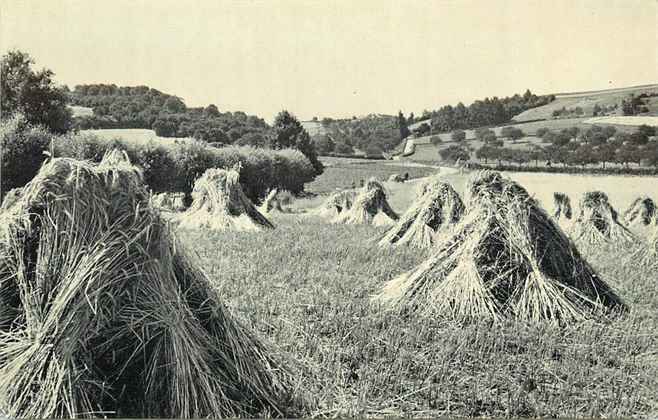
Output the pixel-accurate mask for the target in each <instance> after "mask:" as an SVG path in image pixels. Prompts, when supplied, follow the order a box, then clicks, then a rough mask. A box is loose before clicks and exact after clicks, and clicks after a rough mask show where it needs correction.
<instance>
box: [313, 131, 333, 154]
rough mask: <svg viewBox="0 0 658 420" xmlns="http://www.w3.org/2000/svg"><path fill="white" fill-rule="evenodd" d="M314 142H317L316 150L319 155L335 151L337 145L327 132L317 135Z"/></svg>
mask: <svg viewBox="0 0 658 420" xmlns="http://www.w3.org/2000/svg"><path fill="white" fill-rule="evenodd" d="M313 143H314V144H315V150H316V151H317V152H318V154H319V155H326V154H328V153H331V152H333V151H334V148H335V147H336V144H335V143H334V141H333V140H332V139H331V137H329V136H328V135H326V134H323V135H319V136H316V137H315V138H314V139H313Z"/></svg>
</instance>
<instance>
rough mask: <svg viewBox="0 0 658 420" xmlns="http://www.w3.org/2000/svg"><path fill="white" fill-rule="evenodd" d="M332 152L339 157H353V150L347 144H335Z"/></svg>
mask: <svg viewBox="0 0 658 420" xmlns="http://www.w3.org/2000/svg"><path fill="white" fill-rule="evenodd" d="M334 151H335V152H336V153H339V154H341V155H353V154H354V149H352V146H350V145H349V144H345V143H337V144H336V147H335V148H334Z"/></svg>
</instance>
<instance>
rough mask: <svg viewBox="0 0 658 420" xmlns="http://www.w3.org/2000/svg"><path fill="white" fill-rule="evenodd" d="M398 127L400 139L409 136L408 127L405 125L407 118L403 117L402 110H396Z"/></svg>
mask: <svg viewBox="0 0 658 420" xmlns="http://www.w3.org/2000/svg"><path fill="white" fill-rule="evenodd" d="M398 127H399V129H400V140H404V139H406V138H407V137H409V134H411V133H410V132H409V128H408V127H407V120H405V118H404V114H403V113H402V111H400V112H398Z"/></svg>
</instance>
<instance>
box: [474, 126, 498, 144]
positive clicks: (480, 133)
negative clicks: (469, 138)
mask: <svg viewBox="0 0 658 420" xmlns="http://www.w3.org/2000/svg"><path fill="white" fill-rule="evenodd" d="M492 136H493V138H496V133H495V132H494V131H493V130H491V129H489V128H478V129H476V130H475V138H476V139H478V140H480V141H483V142H485V143H486V142H487V139H489V140H491V139H492Z"/></svg>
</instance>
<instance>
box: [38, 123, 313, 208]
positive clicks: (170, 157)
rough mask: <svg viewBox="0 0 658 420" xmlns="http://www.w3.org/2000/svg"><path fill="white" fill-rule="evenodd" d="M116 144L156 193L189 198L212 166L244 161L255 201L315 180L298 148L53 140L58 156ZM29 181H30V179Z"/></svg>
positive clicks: (93, 156)
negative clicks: (173, 194) (278, 190)
mask: <svg viewBox="0 0 658 420" xmlns="http://www.w3.org/2000/svg"><path fill="white" fill-rule="evenodd" d="M113 147H118V148H121V149H123V150H125V151H126V152H127V153H128V156H129V157H130V159H131V161H132V162H133V163H134V164H136V165H138V166H140V167H141V168H142V169H143V171H144V179H145V182H146V183H147V185H148V186H149V187H150V188H151V190H153V192H176V191H182V192H184V193H185V194H186V195H187V196H188V199H189V198H190V194H191V192H192V188H193V187H194V182H195V181H196V179H197V178H199V177H200V176H201V175H203V173H204V172H205V171H206V170H208V169H210V168H226V169H228V168H232V167H233V166H235V165H237V164H241V165H242V168H241V170H240V184H241V185H242V188H243V190H244V192H245V194H246V195H247V196H248V197H249V198H250V199H251V200H252V201H254V202H258V201H260V199H261V198H263V197H265V195H266V194H267V192H268V191H269V190H270V189H272V188H279V189H285V190H288V191H290V192H292V193H294V194H297V193H300V192H302V191H303V190H304V184H305V183H307V182H310V181H312V180H313V179H314V178H315V170H314V168H313V166H312V165H311V163H310V162H309V160H308V159H307V158H306V157H305V156H304V155H303V154H302V153H301V152H300V151H298V150H293V149H281V150H271V149H262V148H255V147H251V146H229V147H223V148H215V147H208V146H207V145H206V144H204V143H202V142H197V141H188V142H185V143H182V144H174V143H172V145H171V146H170V145H167V146H163V145H161V144H156V143H154V142H151V143H148V144H146V145H135V144H132V143H130V144H128V143H123V142H121V141H120V140H115V141H114V142H107V141H103V140H100V139H98V138H97V137H96V136H93V135H89V134H76V135H70V136H63V137H58V138H56V139H55V149H56V153H55V154H56V156H59V157H62V156H66V157H74V158H77V159H87V160H91V161H95V162H99V161H100V160H101V158H102V156H103V154H104V153H105V151H106V150H108V149H111V148H113ZM28 180H29V179H28Z"/></svg>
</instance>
